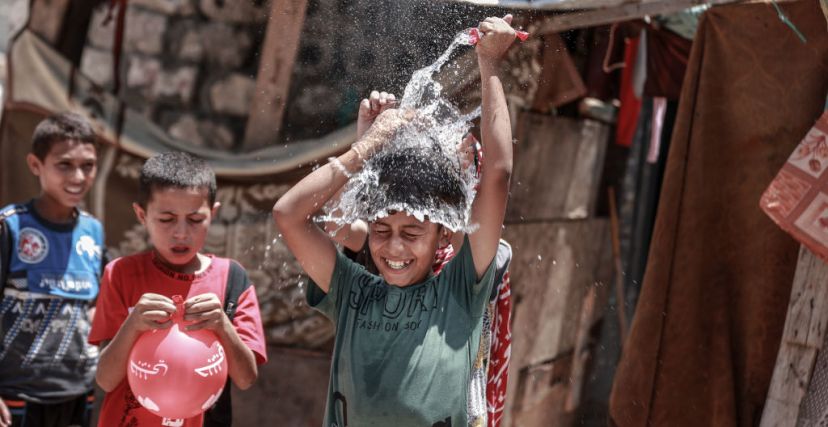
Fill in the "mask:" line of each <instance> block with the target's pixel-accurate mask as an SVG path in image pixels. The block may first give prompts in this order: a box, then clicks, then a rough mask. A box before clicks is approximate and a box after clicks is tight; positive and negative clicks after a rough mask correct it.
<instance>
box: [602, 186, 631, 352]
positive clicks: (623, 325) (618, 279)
mask: <svg viewBox="0 0 828 427" xmlns="http://www.w3.org/2000/svg"><path fill="white" fill-rule="evenodd" d="M607 191H608V193H609V210H610V232H611V233H612V258H613V260H614V261H615V274H614V276H615V299H616V301H615V310H616V311H617V312H618V328H619V330H620V331H621V347H624V340H625V339H626V338H627V311H626V309H625V307H624V304H625V303H626V301H627V299H626V296H625V295H624V266H623V265H622V264H621V239H620V238H619V233H620V231H619V226H618V210H617V208H616V206H615V189H614V188H612V187H610V188H609V189H608V190H607Z"/></svg>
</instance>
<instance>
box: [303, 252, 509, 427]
mask: <svg viewBox="0 0 828 427" xmlns="http://www.w3.org/2000/svg"><path fill="white" fill-rule="evenodd" d="M493 265H494V263H492V265H490V266H489V268H488V269H487V270H486V273H485V274H484V275H483V278H482V279H481V280H480V281H478V280H477V274H476V273H475V269H474V261H473V260H472V254H471V248H470V246H469V241H468V238H466V240H465V242H464V243H463V247H462V248H461V249H460V252H459V253H458V254H457V256H456V257H454V259H452V260H451V261H449V262H448V264H446V266H445V267H444V268H443V270H442V271H441V272H440V274H439V275H437V276H432V277H429V278H428V279H427V280H425V281H424V282H421V283H418V284H414V285H411V286H406V287H397V286H393V285H389V284H388V283H386V282H385V281H384V280H383V279H382V278H381V277H379V276H376V275H373V274H371V273H368V272H367V271H365V269H364V268H363V267H362V266H360V265H359V264H356V263H354V262H353V261H351V260H350V259H348V258H347V257H346V256H345V255H343V254H342V253H339V252H337V257H336V266H335V267H334V272H333V276H332V278H331V287H330V291H329V292H328V293H327V294H325V293H324V292H323V291H322V290H321V289H319V287H318V286H317V285H316V284H315V283H313V282H311V283H310V287H309V289H308V294H307V300H308V303H309V304H310V305H311V306H312V307H314V308H316V309H317V310H319V311H321V312H322V313H324V314H325V316H327V317H328V318H330V319H331V320H332V321H333V323H334V325H335V327H336V342H335V344H334V352H333V358H332V361H331V377H330V382H329V384H328V401H327V404H326V406H327V408H326V412H325V423H324V427H345V426H349V427H370V426H382V427H387V426H394V427H406V426H412V427H415V426H416V427H424V426H425V427H428V426H455V427H458V426H466V425H467V424H468V416H467V413H466V407H467V403H468V391H469V390H468V389H469V381H470V372H471V368H472V365H473V363H474V362H475V358H476V356H477V349H478V344H479V340H480V333H481V329H482V316H483V311H484V309H485V306H486V304H487V302H488V298H489V294H490V293H491V287H492V283H493V282H494V280H493V278H494V268H492V266H493Z"/></svg>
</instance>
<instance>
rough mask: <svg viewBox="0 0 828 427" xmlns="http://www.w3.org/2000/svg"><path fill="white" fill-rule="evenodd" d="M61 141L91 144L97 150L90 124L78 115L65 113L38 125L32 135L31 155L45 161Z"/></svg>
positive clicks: (95, 137) (96, 142)
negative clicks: (54, 146) (50, 151)
mask: <svg viewBox="0 0 828 427" xmlns="http://www.w3.org/2000/svg"><path fill="white" fill-rule="evenodd" d="M61 141H78V142H81V143H83V144H92V145H93V146H94V147H95V150H96V151H97V149H98V138H97V136H96V135H95V130H94V129H92V124H91V123H89V120H87V119H86V118H85V117H83V116H82V115H80V114H78V113H72V112H65V113H59V114H55V115H52V116H49V117H47V118H45V119H43V120H42V121H41V122H40V123H38V125H37V127H36V128H35V130H34V134H33V135H32V148H31V150H32V154H34V155H35V156H36V157H37V158H38V159H40V160H41V161H43V160H45V159H46V156H47V155H48V154H49V150H51V149H52V146H53V145H55V144H57V143H58V142H61Z"/></svg>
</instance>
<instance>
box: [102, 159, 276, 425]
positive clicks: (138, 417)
mask: <svg viewBox="0 0 828 427" xmlns="http://www.w3.org/2000/svg"><path fill="white" fill-rule="evenodd" d="M140 197H141V198H140V200H139V202H138V203H134V204H133V208H134V210H135V214H136V216H137V217H138V221H140V222H141V224H143V225H144V226H145V227H146V229H147V232H148V234H149V238H150V241H151V242H152V245H153V249H152V250H150V251H148V252H144V253H140V254H136V255H131V256H127V257H122V258H119V259H116V260H115V261H113V262H111V263H110V264H109V265H107V267H106V270H105V271H104V277H103V282H102V285H101V292H100V297H99V299H98V305H97V311H96V313H95V319H94V321H93V323H92V331H91V332H90V334H89V342H90V343H92V344H100V345H101V347H102V348H103V349H102V351H101V357H100V361H99V363H98V372H97V375H96V380H97V382H98V384H99V385H100V386H101V388H102V389H104V391H106V392H107V394H106V398H105V399H104V403H103V407H102V409H101V415H100V420H99V424H98V425H100V426H106V427H110V426H164V425H175V426H185V427H186V426H197V427H201V425H202V423H203V419H204V416H203V415H199V416H196V417H193V418H189V419H186V420H170V419H165V418H161V417H159V416H157V415H154V414H152V413H151V412H150V411H148V410H147V409H145V408H144V407H142V406H141V405H140V404H139V403H138V401H137V400H136V399H135V396H134V395H133V394H132V391H131V390H130V388H129V384H128V382H127V381H126V366H127V364H126V360H127V358H128V357H129V352H130V350H131V349H132V346H133V344H134V343H135V340H136V339H137V338H138V337H139V336H140V335H141V334H142V333H143V332H145V331H149V330H152V329H163V328H168V327H170V326H171V325H172V321H171V315H172V314H173V313H174V312H175V305H174V304H173V301H172V299H171V297H172V296H173V295H182V296H184V299H185V304H184V307H185V313H184V320H185V321H188V322H192V324H190V326H188V327H187V329H188V330H196V329H209V330H212V331H213V332H215V333H216V335H217V336H218V338H219V340H220V341H221V344H222V346H223V347H224V351H225V355H226V356H225V357H227V366H228V373H229V376H230V378H231V379H232V380H233V383H235V384H236V386H237V387H239V388H240V389H246V388H248V387H250V386H251V385H252V384H253V382H254V381H255V380H256V376H257V374H258V373H257V365H259V364H262V363H264V362H265V361H266V360H267V356H266V352H265V342H264V334H263V332H262V322H261V317H260V314H259V303H258V300H257V298H256V291H255V289H254V288H253V286H252V285H251V284H250V283H249V281H248V280H247V275H246V274H244V275H243V282H244V283H243V287H242V289H244V290H243V291H242V293H241V295H240V296H239V298H238V303H237V305H236V307H235V310H236V312H235V316H234V317H233V320H232V321H231V320H230V319H229V318H228V316H227V314H226V313H225V309H224V301H223V299H224V296H225V290H226V289H225V288H226V284H227V282H228V280H227V279H228V274H229V273H230V271H231V263H234V262H235V261H232V260H229V259H227V258H219V257H215V256H213V255H205V254H202V253H201V249H202V248H203V246H204V241H205V239H206V237H207V229H208V227H209V226H210V222H211V220H212V218H213V216H215V214H216V211H217V210H218V208H219V203H217V202H216V201H215V197H216V178H215V174H214V173H213V171H212V170H211V169H210V168H209V167H208V166H207V164H206V163H204V162H203V161H201V160H199V159H195V158H193V157H191V156H190V155H188V154H186V153H180V152H174V153H164V154H160V155H157V156H155V157H152V158H150V159H149V160H147V162H146V163H144V166H143V168H142V169H141V177H140ZM234 268H238V267H234ZM242 271H243V270H242ZM227 392H228V390H225V393H227Z"/></svg>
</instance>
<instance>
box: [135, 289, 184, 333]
mask: <svg viewBox="0 0 828 427" xmlns="http://www.w3.org/2000/svg"><path fill="white" fill-rule="evenodd" d="M173 313H175V304H174V303H173V301H172V300H171V299H169V298H167V297H165V296H164V295H159V294H153V293H146V294H144V295H141V299H139V300H138V303H137V304H135V308H133V309H132V312H131V313H129V317H128V318H127V320H128V321H130V319H131V321H130V323H132V325H133V327H134V328H135V329H136V330H137V331H140V332H144V331H149V330H152V329H166V328H169V327H170V326H172V319H171V316H172V314H173Z"/></svg>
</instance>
